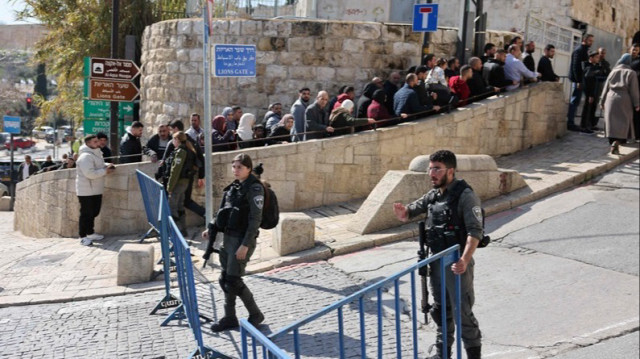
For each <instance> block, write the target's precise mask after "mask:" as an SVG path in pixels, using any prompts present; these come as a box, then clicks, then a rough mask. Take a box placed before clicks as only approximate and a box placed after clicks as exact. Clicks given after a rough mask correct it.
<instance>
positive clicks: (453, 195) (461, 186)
mask: <svg viewBox="0 0 640 359" xmlns="http://www.w3.org/2000/svg"><path fill="white" fill-rule="evenodd" d="M467 188H469V189H471V190H472V191H473V188H471V186H469V184H468V183H467V182H466V181H465V180H460V181H459V182H458V183H457V184H456V185H455V186H453V188H451V192H450V193H449V196H448V198H447V203H448V207H449V208H450V209H451V212H452V216H451V217H452V219H453V222H454V223H453V225H454V226H456V227H460V230H463V231H465V232H466V229H465V225H464V218H463V217H461V216H458V201H459V200H460V196H461V195H462V192H464V191H465V190H466V189H467ZM436 191H438V190H437V189H432V190H431V191H430V192H429V197H428V199H427V202H428V203H429V204H433V203H434V202H435V193H436ZM481 210H482V233H483V236H482V238H480V242H479V243H478V248H484V247H486V246H488V245H489V243H490V242H491V237H489V236H487V235H484V219H485V211H484V208H482V209H481ZM461 247H462V246H461Z"/></svg>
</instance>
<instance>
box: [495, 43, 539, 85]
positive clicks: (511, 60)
mask: <svg viewBox="0 0 640 359" xmlns="http://www.w3.org/2000/svg"><path fill="white" fill-rule="evenodd" d="M520 55H522V51H521V50H520V46H518V45H516V44H514V45H510V46H509V54H508V55H507V60H506V61H505V64H504V75H505V77H506V78H507V80H510V81H512V82H513V83H514V84H513V85H509V86H507V91H512V90H515V89H517V88H518V87H520V81H521V80H522V77H524V78H525V79H529V80H530V81H531V82H536V81H538V76H539V75H540V74H539V73H537V72H533V71H529V69H528V68H527V67H526V66H524V64H523V63H522V61H520Z"/></svg>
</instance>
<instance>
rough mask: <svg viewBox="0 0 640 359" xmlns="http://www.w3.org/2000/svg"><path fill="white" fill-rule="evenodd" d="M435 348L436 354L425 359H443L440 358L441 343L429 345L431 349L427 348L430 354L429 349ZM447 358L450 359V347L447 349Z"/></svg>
mask: <svg viewBox="0 0 640 359" xmlns="http://www.w3.org/2000/svg"><path fill="white" fill-rule="evenodd" d="M433 347H435V348H436V353H435V354H434V355H432V356H429V357H427V359H443V358H444V357H443V356H442V343H436V344H433V345H431V347H429V352H431V349H432V348H433ZM447 358H448V359H451V347H450V346H449V347H447Z"/></svg>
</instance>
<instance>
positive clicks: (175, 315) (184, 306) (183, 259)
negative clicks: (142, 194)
mask: <svg viewBox="0 0 640 359" xmlns="http://www.w3.org/2000/svg"><path fill="white" fill-rule="evenodd" d="M167 208H168V206H167ZM163 213H164V211H163ZM165 218H166V220H163V221H161V223H160V226H161V228H160V232H161V233H166V234H167V235H168V236H169V238H170V239H171V242H172V243H173V250H174V253H175V259H176V267H177V270H176V274H177V277H178V286H179V288H180V298H181V299H182V303H180V305H179V306H178V308H176V309H175V310H174V311H173V312H172V313H171V314H169V316H168V317H167V319H165V320H164V321H163V322H162V324H161V326H166V325H167V324H168V323H169V322H170V321H172V320H176V319H178V320H180V319H187V322H188V323H189V328H191V331H192V332H193V336H194V338H195V340H196V342H197V348H196V349H195V350H194V351H193V352H192V353H191V355H189V358H224V359H229V357H228V356H226V355H224V354H222V353H219V352H217V351H215V350H213V349H211V348H209V347H208V346H205V345H204V342H203V340H202V330H201V327H200V325H201V324H200V317H201V315H200V313H199V312H198V298H197V297H196V284H195V280H194V279H193V263H192V262H191V250H190V249H189V245H188V244H187V242H186V241H185V240H184V238H183V237H182V234H180V230H178V226H177V225H176V223H175V222H174V220H173V218H171V216H170V215H168V214H167V215H166V216H164V217H163V219H165Z"/></svg>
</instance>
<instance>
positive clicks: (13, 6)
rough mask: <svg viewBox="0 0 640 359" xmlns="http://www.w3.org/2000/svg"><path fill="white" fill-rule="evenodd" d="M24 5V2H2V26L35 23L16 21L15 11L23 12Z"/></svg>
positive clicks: (0, 19)
mask: <svg viewBox="0 0 640 359" xmlns="http://www.w3.org/2000/svg"><path fill="white" fill-rule="evenodd" d="M23 8H24V3H23V2H22V0H15V1H13V0H0V24H3V25H11V24H29V23H34V22H35V21H30V22H29V21H16V19H15V18H16V15H15V10H22V9H23Z"/></svg>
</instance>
